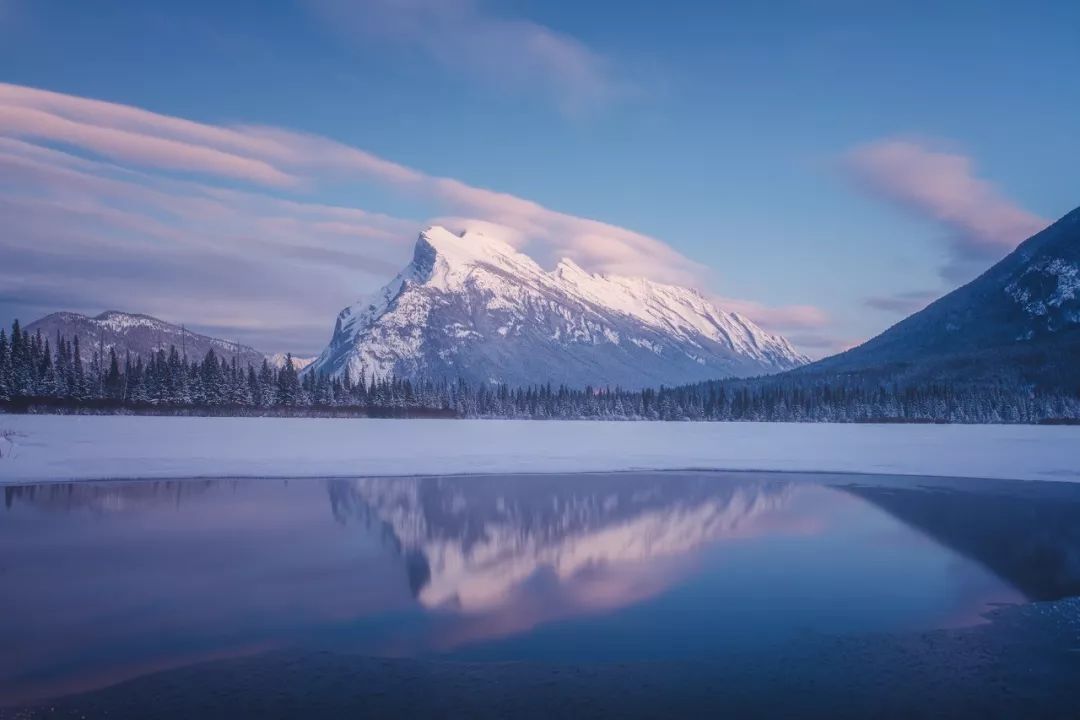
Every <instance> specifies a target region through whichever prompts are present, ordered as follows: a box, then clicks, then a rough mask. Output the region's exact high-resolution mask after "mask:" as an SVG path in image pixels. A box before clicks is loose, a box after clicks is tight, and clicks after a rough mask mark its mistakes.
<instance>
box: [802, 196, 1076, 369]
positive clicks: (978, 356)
mask: <svg viewBox="0 0 1080 720" xmlns="http://www.w3.org/2000/svg"><path fill="white" fill-rule="evenodd" d="M1078 356H1080V208H1077V209H1075V210H1073V211H1071V212H1069V213H1067V214H1066V215H1064V216H1063V217H1062V218H1061V219H1059V220H1058V221H1057V222H1054V223H1052V224H1051V225H1050V226H1048V227H1047V228H1045V229H1044V230H1042V231H1040V232H1038V233H1036V234H1035V235H1033V236H1031V237H1030V238H1028V239H1027V240H1025V241H1024V242H1022V243H1021V244H1020V245H1019V246H1017V247H1016V249H1014V250H1013V251H1012V252H1011V253H1009V254H1008V255H1007V256H1005V257H1004V258H1003V259H1001V260H1000V261H998V262H997V263H995V264H994V265H993V266H991V267H990V268H989V269H987V270H986V271H985V272H984V273H982V274H981V275H979V276H978V277H977V278H975V279H974V280H972V281H971V282H969V283H967V284H965V285H963V286H961V287H959V288H957V289H955V290H953V291H951V292H949V293H947V294H945V295H944V296H942V297H941V298H938V299H937V300H935V301H934V302H933V303H931V304H930V305H928V306H927V307H926V308H924V309H922V310H920V311H918V312H916V313H913V314H911V315H909V316H908V317H906V318H904V319H903V320H901V321H899V322H898V323H896V324H894V325H893V326H891V327H890V328H888V329H887V330H885V331H884V332H882V333H880V334H879V335H877V336H875V337H873V338H871V339H870V340H868V341H866V342H865V343H863V344H862V345H859V346H857V347H855V348H852V349H850V350H847V351H845V352H842V353H839V354H837V355H832V356H830V357H827V358H823V359H821V360H818V361H817V362H814V363H811V364H809V365H807V366H805V367H801V368H797V369H795V370H793V371H792V376H794V377H798V376H807V375H815V374H824V373H836V374H878V375H889V376H893V377H901V378H903V379H906V380H912V381H934V380H953V379H957V378H960V379H964V380H967V381H979V380H988V379H989V380H1008V381H1020V382H1027V383H1033V384H1043V385H1053V386H1060V385H1062V384H1064V385H1065V386H1068V385H1069V384H1071V383H1080V369H1078V368H1077V367H1076V366H1077V365H1078V363H1077V361H1076V359H1077V357H1078Z"/></svg>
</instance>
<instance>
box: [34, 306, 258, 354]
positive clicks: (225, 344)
mask: <svg viewBox="0 0 1080 720" xmlns="http://www.w3.org/2000/svg"><path fill="white" fill-rule="evenodd" d="M25 329H26V330H27V331H28V332H30V333H36V332H37V331H39V330H40V331H41V334H42V335H43V336H44V337H45V338H46V339H48V340H50V341H54V340H55V338H56V335H57V333H59V334H60V335H64V336H66V337H67V338H68V339H71V338H73V337H75V336H76V335H78V336H79V342H80V343H81V344H82V347H83V351H84V353H86V354H87V355H86V356H87V357H89V353H91V352H95V351H97V349H98V348H99V347H100V348H102V349H103V350H104V352H106V353H107V352H108V351H109V349H110V348H115V349H116V352H117V354H118V355H120V356H121V357H122V356H123V355H124V354H125V353H128V352H130V353H131V354H133V355H142V356H143V357H145V356H148V355H150V354H151V353H155V352H157V351H158V349H159V348H160V349H164V350H166V351H168V349H169V346H170V345H175V346H176V349H177V350H180V351H183V352H185V353H186V354H187V356H188V358H189V359H192V360H199V359H202V358H203V357H204V356H205V355H206V353H207V351H208V350H210V349H211V348H213V350H214V353H215V354H217V355H218V356H220V357H224V358H228V359H231V358H232V357H233V356H234V355H235V356H236V357H237V359H238V360H239V362H240V365H242V366H243V365H248V364H250V365H252V366H255V367H258V366H259V365H261V364H262V361H263V357H265V356H264V355H263V354H262V353H261V352H259V351H258V350H256V349H254V348H251V347H248V346H247V345H238V344H237V343H234V342H229V341H227V340H221V339H219V338H213V337H209V336H207V335H200V334H199V333H195V332H192V331H190V330H186V329H183V328H181V327H180V326H179V325H173V324H171V323H167V322H165V321H163V320H158V319H157V318H154V317H150V316H149V315H134V314H131V313H124V312H118V311H116V310H110V311H108V312H103V313H101V314H100V315H97V316H95V317H89V316H87V315H80V314H79V313H73V312H57V313H52V314H51V315H46V316H45V317H43V318H41V319H40V320H36V321H34V322H32V323H30V324H29V325H27V326H26V328H25Z"/></svg>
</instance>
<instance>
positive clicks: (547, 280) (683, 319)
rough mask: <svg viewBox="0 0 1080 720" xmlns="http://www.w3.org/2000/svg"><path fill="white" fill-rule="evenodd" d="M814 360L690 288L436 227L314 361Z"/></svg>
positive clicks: (707, 364)
mask: <svg viewBox="0 0 1080 720" xmlns="http://www.w3.org/2000/svg"><path fill="white" fill-rule="evenodd" d="M806 362H807V360H806V358H805V357H804V356H802V355H800V354H799V353H798V352H797V351H795V349H794V348H793V347H792V346H791V344H790V343H788V341H787V340H785V339H784V338H782V337H779V336H777V335H771V334H769V333H766V332H765V331H764V330H762V329H761V328H759V327H758V326H757V325H755V324H754V323H753V322H751V321H750V320H748V319H746V318H745V317H742V316H741V315H739V314H737V313H732V312H726V311H723V310H721V309H719V308H717V307H716V306H714V305H713V304H712V303H710V302H709V301H708V300H707V299H706V298H705V297H704V296H703V295H702V294H701V293H699V292H698V291H696V290H692V289H687V288H681V287H677V286H673V285H664V284H661V283H656V282H652V281H650V280H646V279H644V278H630V277H620V276H612V275H597V274H590V273H588V272H586V271H585V270H583V269H582V268H581V267H579V266H578V265H576V264H575V263H574V262H573V261H571V260H567V259H564V260H562V261H561V262H559V264H558V265H557V266H556V268H555V269H554V270H553V271H551V272H548V271H545V270H544V269H543V268H541V267H540V266H539V265H538V264H537V263H536V262H534V261H533V260H532V259H531V258H529V257H528V256H526V255H524V254H522V253H519V252H517V251H516V250H515V249H514V248H512V247H511V246H510V245H508V244H506V243H504V242H502V241H500V240H498V239H495V238H492V237H488V236H485V235H482V234H480V233H464V234H462V235H456V234H454V233H451V232H450V231H448V230H446V229H445V228H441V227H432V228H429V229H427V230H426V231H424V232H423V233H421V234H420V237H419V239H418V240H417V243H416V248H415V251H414V255H413V260H412V262H411V263H409V265H408V266H406V267H405V269H404V270H403V271H402V272H401V273H399V274H398V275H397V277H395V278H394V279H393V280H392V281H391V282H390V283H389V284H387V285H386V286H385V287H383V288H382V289H381V290H379V291H378V292H377V293H375V294H374V295H372V296H371V297H369V298H366V299H364V300H362V301H360V302H357V303H356V304H354V305H352V306H350V307H348V308H346V309H345V310H343V311H342V312H341V314H340V315H339V316H338V319H337V324H336V326H335V328H334V335H333V338H332V339H331V342H330V345H329V346H328V347H327V349H326V350H324V351H323V353H322V354H321V355H320V356H319V357H318V359H316V361H315V362H314V363H313V364H312V368H314V369H315V370H316V371H318V372H324V373H327V374H330V375H334V376H340V375H341V374H342V373H345V372H348V373H349V374H350V376H351V377H352V378H353V379H356V378H357V377H359V376H360V375H361V374H363V375H364V376H365V377H370V376H371V375H376V376H380V377H384V376H387V375H390V374H393V375H396V376H399V377H409V376H416V375H421V374H424V375H432V376H446V377H458V376H460V377H465V378H466V379H468V380H472V381H479V382H488V381H498V382H504V383H507V384H511V385H525V384H532V383H540V382H556V383H566V384H573V385H584V384H589V383H591V384H594V385H602V384H609V385H616V384H621V385H623V386H626V387H636V386H644V385H650V384H652V385H656V384H664V383H668V384H671V383H677V382H688V381H695V380H704V379H712V378H717V377H727V376H745V375H759V374H765V373H771V372H778V371H782V370H786V369H790V368H792V367H797V366H799V365H802V364H804V363H806Z"/></svg>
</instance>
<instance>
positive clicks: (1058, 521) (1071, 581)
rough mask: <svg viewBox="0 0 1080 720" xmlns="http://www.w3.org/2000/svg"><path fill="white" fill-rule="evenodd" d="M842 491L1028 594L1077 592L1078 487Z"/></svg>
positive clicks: (1045, 597)
mask: <svg viewBox="0 0 1080 720" xmlns="http://www.w3.org/2000/svg"><path fill="white" fill-rule="evenodd" d="M840 489H843V490H845V491H846V492H849V493H851V494H852V495H856V496H858V497H860V498H863V499H864V500H867V501H869V502H871V503H873V504H874V505H877V506H878V507H880V508H882V509H883V510H885V511H886V512H888V513H889V514H891V515H893V516H894V517H896V518H897V519H899V520H901V521H902V522H904V523H906V524H908V525H910V526H912V527H914V528H916V529H918V530H920V531H921V532H924V533H926V534H927V535H929V536H930V537H932V538H934V540H936V541H937V542H940V543H941V544H943V545H945V546H947V547H950V548H952V549H953V550H956V551H957V552H959V553H961V554H963V555H965V556H967V557H969V558H971V559H973V560H975V561H977V562H979V563H981V564H982V565H984V566H985V567H987V568H989V569H990V570H991V571H993V572H994V573H996V574H997V575H998V576H1000V577H1001V578H1002V579H1004V580H1005V581H1006V582H1009V583H1010V584H1012V585H1013V586H1015V587H1016V588H1017V589H1018V590H1020V591H1021V592H1023V593H1024V594H1025V595H1027V596H1028V598H1030V599H1032V600H1058V599H1060V598H1064V597H1071V596H1074V595H1080V493H1078V492H1062V491H1059V492H1055V493H1052V494H1039V495H1036V494H1035V493H1024V494H1019V493H1017V494H998V493H991V492H966V491H963V490H955V489H948V490H946V489H935V490H927V489H913V488H895V487H879V486H868V485H860V486H849V487H843V488H840ZM1059 490H1064V488H1059ZM1048 495H1049V496H1048Z"/></svg>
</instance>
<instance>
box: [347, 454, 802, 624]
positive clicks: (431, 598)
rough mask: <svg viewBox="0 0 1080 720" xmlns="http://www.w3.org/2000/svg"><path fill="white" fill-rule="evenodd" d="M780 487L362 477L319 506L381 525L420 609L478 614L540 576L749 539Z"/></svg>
mask: <svg viewBox="0 0 1080 720" xmlns="http://www.w3.org/2000/svg"><path fill="white" fill-rule="evenodd" d="M790 487H791V486H790V485H789V483H787V482H786V481H779V480H774V481H765V482H761V481H756V480H755V481H749V480H747V481H725V482H718V481H717V478H716V477H715V476H713V477H711V478H710V477H708V476H704V475H665V476H661V477H658V476H656V475H651V476H645V475H641V476H634V475H622V476H616V475H611V476H605V475H595V476H590V477H589V478H588V482H582V478H581V477H580V476H576V477H574V476H531V477H520V478H508V477H499V478H486V477H472V478H397V479H392V478H365V479H356V480H340V481H332V482H331V484H330V499H331V505H332V508H333V512H334V514H335V516H336V517H337V518H338V519H339V520H344V519H347V518H350V517H352V518H362V519H365V520H367V521H370V520H371V519H372V518H373V517H374V518H375V519H378V520H379V521H381V522H382V523H384V524H385V526H386V527H387V528H388V529H389V531H390V532H391V533H392V534H393V536H394V538H395V539H396V541H397V543H398V544H399V546H400V548H401V552H402V555H403V557H404V558H405V562H406V567H407V570H408V574H409V580H410V585H411V586H412V589H413V592H414V594H416V596H417V598H418V599H419V600H420V602H421V603H423V604H424V605H425V606H427V607H456V608H459V609H461V610H465V611H484V610H489V609H492V608H495V607H498V606H499V605H500V604H502V603H503V602H505V601H506V600H507V598H508V597H509V596H510V594H511V593H512V592H513V591H514V590H515V589H517V588H520V587H521V585H522V584H524V583H525V582H526V581H528V580H529V579H530V578H532V577H534V576H536V574H537V573H538V572H540V571H543V572H545V573H551V574H553V575H554V577H555V578H556V579H557V580H558V581H560V582H562V581H566V580H569V579H571V578H574V577H576V576H579V575H581V574H583V573H585V572H587V571H590V570H594V569H597V568H600V567H605V566H611V565H616V564H632V563H636V562H641V561H645V560H652V559H656V558H663V557H675V556H679V555H683V554H685V553H687V552H689V551H691V550H693V549H695V548H697V547H700V546H702V545H703V544H705V543H707V542H709V541H711V540H715V539H718V538H721V537H738V536H740V535H748V534H751V533H753V532H754V521H755V519H757V518H758V517H759V516H760V515H762V514H763V513H766V512H768V511H770V510H773V509H776V508H778V507H779V506H780V505H782V504H783V503H784V502H785V500H786V496H787V494H788V491H789V489H790Z"/></svg>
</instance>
